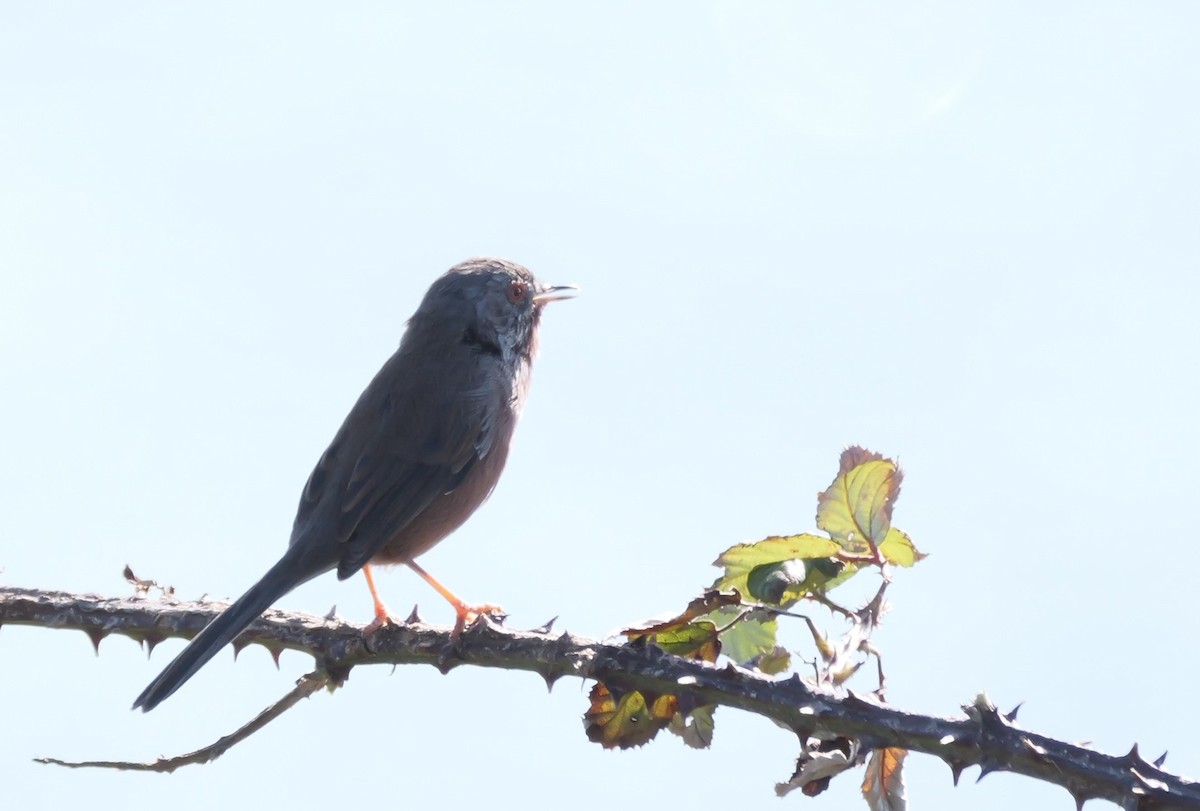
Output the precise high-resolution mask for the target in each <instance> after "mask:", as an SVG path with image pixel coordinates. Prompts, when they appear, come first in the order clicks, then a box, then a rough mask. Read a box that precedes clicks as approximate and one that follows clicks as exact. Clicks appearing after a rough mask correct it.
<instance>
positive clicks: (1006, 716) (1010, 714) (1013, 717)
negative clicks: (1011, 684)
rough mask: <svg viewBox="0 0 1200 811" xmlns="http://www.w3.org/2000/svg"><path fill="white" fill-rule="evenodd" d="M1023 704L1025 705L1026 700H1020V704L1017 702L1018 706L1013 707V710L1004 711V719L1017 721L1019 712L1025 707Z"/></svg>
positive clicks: (1010, 721)
mask: <svg viewBox="0 0 1200 811" xmlns="http://www.w3.org/2000/svg"><path fill="white" fill-rule="evenodd" d="M1023 706H1025V702H1024V701H1022V702H1020V703H1019V704H1017V706H1015V707H1013V708H1012V709H1011V710H1009V711H1008V712H1006V713H1004V720H1005V721H1008V722H1009V723H1010V724H1011V723H1012V722H1013V721H1016V720H1017V712H1018V711H1020V709H1021V707H1023Z"/></svg>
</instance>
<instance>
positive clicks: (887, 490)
mask: <svg viewBox="0 0 1200 811" xmlns="http://www.w3.org/2000/svg"><path fill="white" fill-rule="evenodd" d="M902 478H903V474H902V473H901V472H900V468H899V467H897V466H896V463H895V462H893V461H892V460H890V459H884V458H883V457H882V456H880V455H879V454H877V453H871V452H870V451H867V450H864V449H863V448H858V447H852V448H847V449H846V450H845V451H844V452H843V453H842V459H841V466H840V469H839V471H838V475H837V477H836V478H835V479H834V480H833V484H831V485H829V488H828V489H827V490H825V492H823V493H821V494H819V495H818V496H817V502H818V503H817V526H818V527H820V528H821V529H823V530H825V531H826V532H828V533H829V535H830V536H831V537H832V538H833V539H834V540H835V541H837V542H838V543H839V544H840V545H841V546H842V547H843V548H845V549H848V550H850V551H856V552H857V551H861V550H863V549H865V548H866V542H867V541H868V540H870V541H872V542H874V543H875V544H876V545H878V544H880V543H882V542H883V540H884V538H885V537H887V534H888V530H889V529H891V526H892V508H893V507H894V506H895V503H896V499H897V498H898V497H899V495H900V481H901V479H902Z"/></svg>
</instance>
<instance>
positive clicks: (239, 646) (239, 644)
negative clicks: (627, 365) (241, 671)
mask: <svg viewBox="0 0 1200 811" xmlns="http://www.w3.org/2000/svg"><path fill="white" fill-rule="evenodd" d="M249 644H250V641H249V640H247V639H241V638H238V639H235V640H233V661H235V662H236V661H237V660H238V655H239V654H241V652H242V651H244V650H245V649H246V646H247V645H249Z"/></svg>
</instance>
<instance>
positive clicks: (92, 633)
mask: <svg viewBox="0 0 1200 811" xmlns="http://www.w3.org/2000/svg"><path fill="white" fill-rule="evenodd" d="M84 633H85V634H87V635H88V639H90V640H92V650H94V651H96V655H97V656H99V655H100V641H101V640H102V639H104V637H106V636H108V631H105V630H102V629H100V628H88V629H87V630H85V631H84Z"/></svg>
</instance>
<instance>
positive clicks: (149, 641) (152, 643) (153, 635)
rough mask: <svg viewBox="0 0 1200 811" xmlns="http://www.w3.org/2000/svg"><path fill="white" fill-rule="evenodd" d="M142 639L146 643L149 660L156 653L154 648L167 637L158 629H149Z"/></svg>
mask: <svg viewBox="0 0 1200 811" xmlns="http://www.w3.org/2000/svg"><path fill="white" fill-rule="evenodd" d="M142 639H143V640H144V641H145V643H146V659H147V660H149V659H150V657H151V655H153V653H154V649H155V648H157V647H158V643H159V642H162V641H163V640H164V639H166V636H164V635H163V634H160V633H158V632H157V631H147V632H146V634H145V636H143V637H142Z"/></svg>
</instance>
